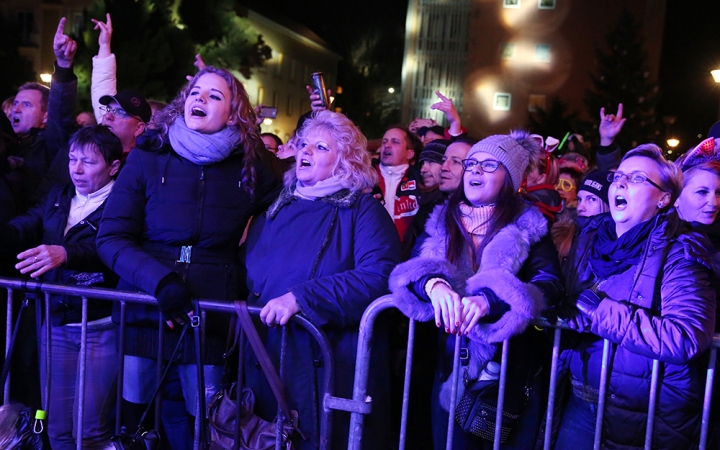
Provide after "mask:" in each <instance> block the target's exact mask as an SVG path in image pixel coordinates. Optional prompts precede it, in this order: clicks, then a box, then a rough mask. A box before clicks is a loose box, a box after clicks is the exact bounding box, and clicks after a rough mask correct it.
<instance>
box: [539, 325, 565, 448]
mask: <svg viewBox="0 0 720 450" xmlns="http://www.w3.org/2000/svg"><path fill="white" fill-rule="evenodd" d="M561 333H562V331H561V329H560V328H555V332H554V333H553V349H552V359H551V361H550V386H549V388H548V402H547V412H546V414H545V436H544V442H543V450H550V444H551V443H552V431H553V415H554V412H555V394H556V393H557V376H558V360H559V359H560V334H561Z"/></svg>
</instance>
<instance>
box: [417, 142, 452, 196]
mask: <svg viewBox="0 0 720 450" xmlns="http://www.w3.org/2000/svg"><path fill="white" fill-rule="evenodd" d="M451 143H452V141H448V140H445V139H437V140H434V141H431V142H429V143H428V144H426V145H425V147H424V148H423V151H422V152H420V158H419V159H420V175H421V176H422V179H423V189H422V191H423V192H430V191H433V190H436V189H437V187H438V186H439V185H440V169H442V162H443V155H445V149H447V147H448V145H450V144H451Z"/></svg>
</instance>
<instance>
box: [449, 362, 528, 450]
mask: <svg viewBox="0 0 720 450" xmlns="http://www.w3.org/2000/svg"><path fill="white" fill-rule="evenodd" d="M463 350H464V352H463V353H464V354H465V355H468V354H469V353H468V352H467V349H466V348H465V349H463ZM461 361H462V364H463V366H464V371H465V373H467V370H468V368H467V365H468V363H469V358H468V357H465V358H462V357H461ZM465 383H466V384H465V391H464V392H463V396H462V398H461V399H460V401H459V402H458V404H457V406H456V408H455V422H457V424H458V425H460V428H462V430H463V431H464V432H466V433H470V434H472V435H475V436H477V437H479V438H481V439H485V440H487V441H491V442H494V441H495V425H496V423H497V422H496V418H497V400H498V391H499V387H500V381H499V380H497V379H495V380H474V381H473V380H467V381H465ZM529 384H530V376H528V381H527V383H525V387H524V388H523V391H524V392H522V393H520V395H513V394H512V393H513V392H515V391H511V390H510V389H506V390H505V399H504V402H503V412H502V428H501V431H500V443H501V444H505V443H506V442H507V440H508V437H509V436H510V433H512V431H513V429H514V428H515V426H516V425H517V424H518V422H519V421H520V417H521V416H522V413H523V410H524V409H525V405H527V402H528V400H529V398H530V391H531V389H530V388H528V386H529ZM508 387H510V386H508Z"/></svg>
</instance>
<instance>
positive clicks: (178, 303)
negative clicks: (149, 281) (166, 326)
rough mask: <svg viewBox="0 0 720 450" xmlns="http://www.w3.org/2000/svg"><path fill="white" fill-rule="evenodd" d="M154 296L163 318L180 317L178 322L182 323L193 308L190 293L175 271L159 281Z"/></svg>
mask: <svg viewBox="0 0 720 450" xmlns="http://www.w3.org/2000/svg"><path fill="white" fill-rule="evenodd" d="M155 298H157V302H158V306H160V311H161V312H162V315H163V319H165V320H173V319H180V320H179V321H180V323H181V324H184V323H185V322H186V321H187V320H188V317H187V313H188V312H189V311H192V310H194V307H193V303H192V293H191V292H190V289H188V287H187V285H185V283H184V282H183V280H182V278H180V275H178V274H176V273H171V274H170V275H168V276H166V277H165V278H163V279H162V280H161V281H160V283H159V284H158V287H157V292H156V293H155Z"/></svg>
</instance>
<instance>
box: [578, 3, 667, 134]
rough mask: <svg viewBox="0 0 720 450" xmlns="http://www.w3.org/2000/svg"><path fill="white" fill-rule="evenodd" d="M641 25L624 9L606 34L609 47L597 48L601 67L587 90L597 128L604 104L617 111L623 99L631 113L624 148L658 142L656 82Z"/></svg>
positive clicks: (625, 129)
mask: <svg viewBox="0 0 720 450" xmlns="http://www.w3.org/2000/svg"><path fill="white" fill-rule="evenodd" d="M640 29H641V27H640V25H639V24H638V23H637V22H636V21H635V19H634V18H633V16H632V15H631V14H630V13H629V12H628V11H627V10H624V11H622V12H621V14H620V17H619V18H618V21H617V23H615V25H613V26H611V27H610V31H609V32H608V34H607V35H606V38H605V41H606V44H607V46H606V47H607V48H606V49H597V50H596V55H597V70H596V73H594V74H591V75H590V80H591V82H592V89H587V90H586V91H585V104H586V106H587V108H588V113H589V114H590V117H591V118H592V120H593V123H594V125H595V128H596V129H597V125H598V117H599V111H600V108H601V107H603V106H604V107H606V108H609V109H610V110H611V111H614V110H615V108H617V105H618V103H622V104H623V107H624V111H625V114H624V115H625V117H627V119H628V120H627V123H626V124H625V127H624V128H623V131H622V132H621V133H620V134H619V135H618V136H617V139H616V140H617V141H618V143H619V144H620V145H621V146H622V147H623V148H632V147H635V146H637V145H638V144H641V143H644V142H654V141H655V139H656V136H657V131H658V123H657V117H656V113H655V107H656V105H657V100H658V99H657V91H658V86H657V84H656V83H654V82H652V81H650V71H649V70H648V68H647V64H646V62H645V61H646V54H645V51H644V50H643V45H642V39H641V38H640V36H639V33H638V30H640Z"/></svg>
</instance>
